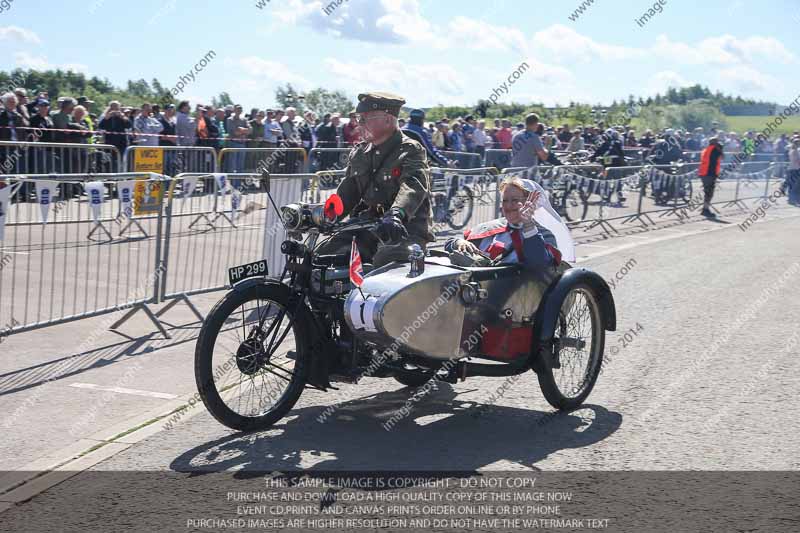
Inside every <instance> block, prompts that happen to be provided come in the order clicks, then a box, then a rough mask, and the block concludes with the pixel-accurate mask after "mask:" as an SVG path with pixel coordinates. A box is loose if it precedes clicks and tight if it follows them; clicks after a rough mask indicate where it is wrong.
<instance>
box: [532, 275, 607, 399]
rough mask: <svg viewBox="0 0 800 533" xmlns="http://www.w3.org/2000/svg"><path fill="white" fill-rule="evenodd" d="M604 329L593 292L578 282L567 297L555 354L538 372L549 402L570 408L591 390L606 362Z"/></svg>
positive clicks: (560, 317)
mask: <svg viewBox="0 0 800 533" xmlns="http://www.w3.org/2000/svg"><path fill="white" fill-rule="evenodd" d="M604 344H605V330H604V329H603V325H602V322H601V320H600V306H599V304H598V303H597V298H596V296H595V293H594V291H593V290H592V289H591V288H590V287H589V286H588V285H585V284H578V285H576V286H575V287H573V288H572V290H571V291H570V292H569V293H568V294H567V296H566V298H564V302H563V303H562V304H561V312H560V313H559V320H558V323H557V324H556V331H555V335H554V336H553V353H552V357H547V359H549V360H548V361H545V365H544V369H543V370H542V371H540V372H538V373H537V376H538V379H539V385H540V386H541V388H542V392H543V393H544V397H545V398H546V399H547V401H548V403H550V405H552V406H553V407H555V408H556V409H562V410H569V409H575V408H576V407H578V406H579V405H581V404H582V403H583V402H584V400H585V399H586V398H587V397H588V396H589V393H590V392H592V388H593V387H594V384H595V382H596V381H597V376H598V375H599V374H600V368H601V366H602V364H603V345H604Z"/></svg>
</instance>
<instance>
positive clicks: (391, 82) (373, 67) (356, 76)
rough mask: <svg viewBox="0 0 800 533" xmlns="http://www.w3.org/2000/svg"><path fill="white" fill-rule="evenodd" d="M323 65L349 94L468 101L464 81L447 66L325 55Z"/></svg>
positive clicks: (423, 102) (418, 101)
mask: <svg viewBox="0 0 800 533" xmlns="http://www.w3.org/2000/svg"><path fill="white" fill-rule="evenodd" d="M324 64H325V68H326V69H327V70H328V72H329V73H330V74H331V75H332V76H333V77H334V78H335V79H336V80H338V81H339V82H341V83H343V84H344V85H345V88H346V89H347V90H348V91H350V92H351V93H360V92H364V91H368V90H372V91H379V90H386V91H390V92H394V93H397V94H399V95H401V96H404V97H405V98H406V99H407V100H408V103H409V105H412V106H413V105H419V106H427V105H434V104H436V103H439V101H440V99H439V96H440V95H441V96H444V97H449V98H447V101H448V102H451V101H459V100H460V101H463V102H466V101H468V100H471V99H468V98H466V97H465V96H464V91H465V86H466V81H465V80H464V79H463V78H462V76H461V75H460V74H459V73H458V71H456V70H455V69H454V68H453V67H451V66H450V65H434V64H428V65H414V64H410V63H408V62H406V61H400V60H398V59H390V58H373V59H371V60H370V61H369V62H368V63H366V64H365V63H363V62H360V61H352V62H343V61H340V60H338V59H334V58H327V59H325V61H324ZM377 80H380V82H378V81H377ZM414 100H416V101H414Z"/></svg>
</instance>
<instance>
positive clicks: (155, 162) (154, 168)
mask: <svg viewBox="0 0 800 533" xmlns="http://www.w3.org/2000/svg"><path fill="white" fill-rule="evenodd" d="M133 171H134V172H155V173H156V174H163V173H164V150H162V149H161V148H150V147H147V148H134V149H133Z"/></svg>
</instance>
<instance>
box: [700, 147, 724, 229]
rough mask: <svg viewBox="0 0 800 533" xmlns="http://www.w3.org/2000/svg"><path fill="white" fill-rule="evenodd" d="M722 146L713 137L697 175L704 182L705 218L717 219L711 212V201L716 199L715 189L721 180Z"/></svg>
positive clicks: (701, 156)
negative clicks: (719, 179)
mask: <svg viewBox="0 0 800 533" xmlns="http://www.w3.org/2000/svg"><path fill="white" fill-rule="evenodd" d="M723 157H724V154H723V153H722V145H721V144H720V142H719V139H718V138H717V137H711V138H710V139H709V140H708V146H707V147H706V149H705V150H703V153H702V154H700V168H699V169H698V171H697V174H698V175H699V176H700V179H701V180H702V182H703V195H704V198H703V211H702V215H703V216H704V217H712V218H713V217H716V215H715V214H714V213H712V212H711V199H712V198H713V197H714V188H715V187H716V185H717V178H719V171H720V167H721V166H722V158H723Z"/></svg>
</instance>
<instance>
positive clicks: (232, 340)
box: [194, 282, 311, 431]
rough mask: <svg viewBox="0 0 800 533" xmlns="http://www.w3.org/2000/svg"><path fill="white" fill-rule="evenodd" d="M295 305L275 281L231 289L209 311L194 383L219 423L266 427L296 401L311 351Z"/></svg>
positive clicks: (248, 428)
mask: <svg viewBox="0 0 800 533" xmlns="http://www.w3.org/2000/svg"><path fill="white" fill-rule="evenodd" d="M293 307H294V308H296V305H295V304H290V302H289V291H288V289H287V288H286V287H285V286H284V285H281V284H279V283H277V282H274V283H267V284H260V285H253V286H251V287H249V288H247V289H245V290H243V291H236V290H234V291H231V292H230V293H228V294H227V295H226V296H225V297H224V298H223V299H222V300H220V302H219V303H217V305H215V306H214V308H213V309H212V310H211V312H210V313H209V315H208V317H207V318H206V320H205V322H204V323H203V327H202V329H201V331H200V336H199V338H198V340H197V347H196V349H195V357H194V363H195V365H194V366H195V381H196V382H197V390H198V392H199V393H200V397H201V398H202V399H203V403H204V404H205V406H206V408H207V409H208V411H209V412H210V413H211V415H212V416H213V417H214V418H216V419H217V420H218V421H219V422H220V423H222V424H224V425H226V426H228V427H229V428H232V429H237V430H241V431H252V430H259V429H266V428H268V427H269V426H271V425H272V424H274V423H275V422H277V421H278V420H280V419H281V418H282V417H283V416H284V415H285V414H286V413H287V412H289V410H290V409H291V408H292V407H293V406H294V404H295V402H297V399H298V398H299V397H300V393H302V392H303V388H304V387H305V382H306V376H307V373H308V368H309V366H310V361H309V358H310V356H311V355H310V350H309V349H308V348H307V344H306V343H307V342H308V338H309V335H308V333H307V332H303V331H302V329H303V322H302V321H301V320H296V318H297V317H296V316H295V314H294V310H295V309H293ZM304 333H305V334H304Z"/></svg>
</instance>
